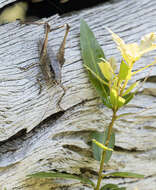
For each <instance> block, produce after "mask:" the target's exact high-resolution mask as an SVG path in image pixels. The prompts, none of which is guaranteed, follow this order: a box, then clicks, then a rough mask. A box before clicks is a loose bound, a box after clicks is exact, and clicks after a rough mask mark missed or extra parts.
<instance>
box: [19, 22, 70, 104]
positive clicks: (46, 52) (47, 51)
mask: <svg viewBox="0 0 156 190" xmlns="http://www.w3.org/2000/svg"><path fill="white" fill-rule="evenodd" d="M25 24H37V25H40V24H44V25H45V33H46V35H45V39H44V40H43V41H42V40H40V41H39V43H38V46H39V51H40V57H39V65H40V68H41V71H42V74H43V77H44V79H45V81H46V84H47V85H48V84H53V85H56V84H58V85H60V86H61V88H62V89H63V91H64V93H63V95H62V96H61V98H60V100H59V102H58V103H57V105H58V107H59V108H60V105H59V104H60V102H61V99H62V97H63V96H64V94H65V88H64V86H63V85H62V84H61V78H62V76H61V69H62V66H63V64H64V61H65V59H64V49H65V43H66V38H67V35H68V32H69V29H70V27H69V25H68V24H65V25H63V26H59V27H57V28H55V29H58V28H62V27H64V26H66V32H65V35H64V38H63V41H62V43H61V45H60V48H59V51H58V53H57V55H55V54H54V52H53V50H52V48H51V47H50V46H49V45H48V34H49V32H51V31H52V30H55V29H50V25H49V24H48V23H47V22H45V23H41V22H40V23H39V22H32V23H30V22H27V23H25ZM34 65H36V63H35V64H32V65H30V66H29V67H27V68H20V69H22V70H27V69H28V68H30V67H33V66H34ZM37 81H38V83H39V85H40V90H39V94H40V93H41V91H42V85H41V83H40V80H39V79H38V78H37Z"/></svg>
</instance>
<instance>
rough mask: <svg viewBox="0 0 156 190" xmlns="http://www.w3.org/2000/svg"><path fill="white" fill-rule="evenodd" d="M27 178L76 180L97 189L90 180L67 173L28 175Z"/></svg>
mask: <svg viewBox="0 0 156 190" xmlns="http://www.w3.org/2000/svg"><path fill="white" fill-rule="evenodd" d="M27 177H33V178H62V179H75V180H79V181H81V182H82V183H84V184H88V185H91V186H92V187H95V185H94V183H93V182H92V181H91V180H90V179H88V178H84V177H80V176H77V175H72V174H66V173H59V172H57V173H53V172H37V173H34V174H31V175H28V176H27Z"/></svg>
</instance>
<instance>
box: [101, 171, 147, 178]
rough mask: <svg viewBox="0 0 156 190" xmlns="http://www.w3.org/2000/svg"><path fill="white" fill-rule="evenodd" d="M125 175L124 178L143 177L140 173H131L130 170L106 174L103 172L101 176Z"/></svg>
mask: <svg viewBox="0 0 156 190" xmlns="http://www.w3.org/2000/svg"><path fill="white" fill-rule="evenodd" d="M106 176H107V177H108V176H112V177H125V178H144V175H142V174H137V173H132V172H112V173H108V174H103V175H102V177H106Z"/></svg>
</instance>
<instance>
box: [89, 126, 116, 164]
mask: <svg viewBox="0 0 156 190" xmlns="http://www.w3.org/2000/svg"><path fill="white" fill-rule="evenodd" d="M107 134H108V129H106V130H105V132H104V133H102V132H93V133H92V134H91V138H92V139H96V140H97V141H98V142H100V143H101V144H103V145H104V144H105V142H106V138H107ZM114 144H115V133H114V131H113V132H112V134H111V138H110V141H109V144H108V148H111V149H113V148H114ZM102 150H103V149H102V148H100V147H99V146H97V145H96V144H94V143H93V142H92V151H93V156H94V158H95V159H96V160H98V161H100V160H101V154H102ZM111 155H112V152H111V151H108V150H107V151H106V158H105V161H104V163H107V162H108V161H109V159H110V158H111Z"/></svg>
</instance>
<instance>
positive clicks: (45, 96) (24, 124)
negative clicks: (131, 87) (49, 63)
mask: <svg viewBox="0 0 156 190" xmlns="http://www.w3.org/2000/svg"><path fill="white" fill-rule="evenodd" d="M3 2H4V1H3ZM8 2H9V1H8ZM80 18H84V19H85V20H86V21H87V23H88V24H89V26H90V27H91V29H92V30H93V32H94V33H95V35H96V37H97V39H98V41H99V43H100V44H101V46H102V47H103V49H104V51H105V54H106V56H107V57H110V56H115V57H117V59H118V61H119V60H120V58H121V57H120V55H119V52H118V50H117V49H116V48H115V45H114V43H113V41H112V40H111V36H110V34H108V31H106V30H105V27H106V26H107V27H109V28H111V29H112V30H113V31H114V32H116V33H117V34H119V35H120V36H121V37H123V38H124V40H125V41H126V42H133V41H138V40H139V39H140V37H141V36H142V35H144V34H146V33H149V32H152V31H155V30H156V26H155V20H156V1H150V0H142V1H135V0H131V1H129V0H124V1H116V2H115V1H114V3H113V2H112V3H103V4H101V5H100V6H97V7H94V8H90V9H86V10H83V11H79V12H75V13H72V14H69V15H66V16H64V17H62V18H60V17H59V16H53V17H51V18H49V19H47V20H48V22H49V23H50V24H51V26H52V27H56V26H58V25H60V24H63V23H68V24H70V26H71V30H70V33H69V36H68V39H67V44H66V50H65V59H66V62H65V65H64V66H63V71H62V73H63V78H62V81H63V82H62V83H63V85H64V86H65V88H66V89H67V91H66V94H65V96H64V97H63V99H62V100H61V107H62V108H63V110H64V111H61V110H59V109H58V108H57V106H56V104H57V102H58V101H59V98H60V97H61V94H62V93H63V92H62V89H61V88H60V87H59V86H56V87H47V86H46V84H45V82H44V80H43V79H42V81H41V82H42V85H43V91H42V93H41V94H40V95H38V92H39V85H38V83H37V82H36V79H37V75H38V74H39V73H40V68H39V65H38V59H39V56H38V51H37V50H38V47H37V42H38V40H39V38H41V37H43V35H44V28H43V26H33V25H29V26H25V25H22V26H20V25H19V23H18V22H14V23H10V24H6V25H3V26H0V38H1V39H0V41H1V44H0V49H1V54H0V62H1V64H0V65H1V67H0V141H1V144H0V185H1V186H0V188H1V189H4V187H6V188H7V190H12V189H21V190H32V189H33V190H38V189H42V190H43V189H44V190H46V189H47V190H50V189H68V190H71V189H72V190H73V189H74V190H76V189H85V190H87V189H89V187H86V186H83V185H82V184H80V183H77V181H76V182H75V181H64V180H61V181H58V180H57V181H56V180H55V181H54V180H53V181H52V180H32V179H26V177H25V176H26V175H27V174H31V173H32V172H37V171H49V170H50V171H56V170H57V171H60V172H61V171H63V172H67V173H73V174H83V175H85V176H87V175H89V176H90V177H91V178H94V179H95V176H93V171H97V170H98V167H99V166H98V162H96V161H95V160H94V159H93V157H92V154H91V151H90V145H89V143H88V142H90V140H91V139H89V134H90V132H91V131H95V130H98V131H103V130H104V128H105V127H106V126H107V125H108V123H109V121H110V116H111V112H110V111H109V110H107V109H106V108H105V107H103V106H102V105H100V101H99V98H98V97H97V95H96V93H95V91H94V90H93V88H92V87H91V85H90V83H89V81H88V77H87V74H86V71H85V70H84V68H83V65H82V60H81V55H80V47H79V45H80V44H79V35H80V34H79V27H80ZM63 34H64V29H60V30H57V31H54V32H51V33H50V34H49V44H50V45H51V46H52V48H53V50H54V51H55V52H56V51H57V49H58V48H59V45H60V43H61V40H62V38H63ZM154 55H155V52H151V53H149V54H148V56H144V57H143V58H142V60H141V64H136V65H135V69H138V68H141V67H143V66H145V65H146V64H147V63H149V62H151V61H152V60H153V58H152V57H153V56H154ZM35 62H36V63H37V64H36V67H34V68H31V69H29V70H27V71H21V70H20V69H19V68H20V67H25V66H28V65H31V64H32V63H35ZM149 71H150V73H149ZM155 73H156V67H153V68H152V70H150V69H148V70H146V71H144V72H142V73H139V74H138V75H137V76H136V77H135V79H134V80H136V79H137V80H138V79H143V78H144V77H145V76H147V75H148V74H149V75H150V77H149V80H148V81H147V82H146V83H145V85H144V88H142V89H141V90H140V92H139V93H138V94H137V95H136V97H135V98H134V100H133V101H132V102H131V103H130V104H129V105H128V106H127V108H126V109H127V111H128V112H140V111H143V110H144V109H145V108H147V107H152V109H148V110H146V111H145V112H142V113H140V114H138V115H136V116H134V117H133V116H131V117H126V118H121V119H119V120H118V121H117V122H116V124H115V130H116V151H115V153H114V154H113V156H112V159H111V160H110V162H109V165H108V166H107V167H106V169H107V170H108V171H109V170H122V171H132V172H139V173H142V174H145V176H146V177H145V179H143V180H137V179H112V178H109V179H107V180H106V182H109V183H111V182H115V183H117V184H120V185H121V186H122V185H123V186H127V189H128V190H134V189H135V188H136V187H138V189H139V190H155V187H156V180H155V178H156V141H155V139H156V133H155V131H156V119H155V118H156V117H155V113H156V101H155V96H156V89H155V81H156V76H155ZM40 75H41V76H42V74H40ZM126 109H125V110H123V111H122V112H126ZM48 116H50V117H49V118H48V119H47V120H46V121H44V123H43V122H42V123H41V124H40V125H38V124H39V123H40V122H41V121H43V120H44V119H45V118H47V117H48ZM25 129H26V130H27V131H25ZM26 132H27V133H26ZM17 133H18V134H17ZM14 135H15V136H14ZM13 136H14V137H13ZM66 187H67V188H66Z"/></svg>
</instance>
